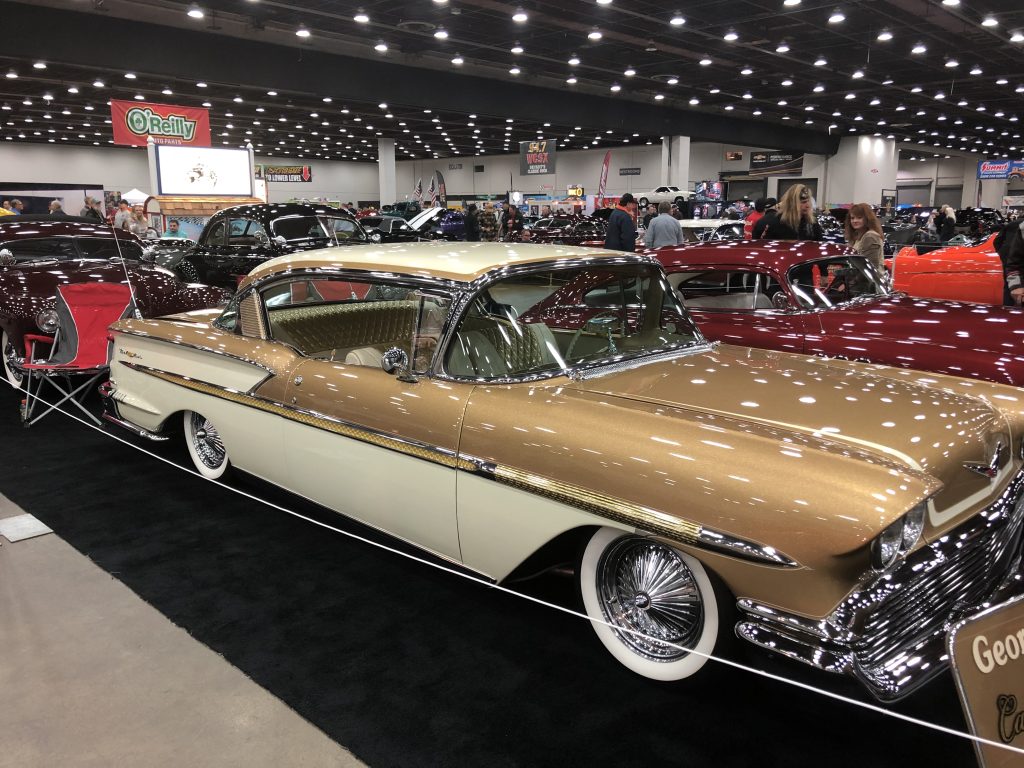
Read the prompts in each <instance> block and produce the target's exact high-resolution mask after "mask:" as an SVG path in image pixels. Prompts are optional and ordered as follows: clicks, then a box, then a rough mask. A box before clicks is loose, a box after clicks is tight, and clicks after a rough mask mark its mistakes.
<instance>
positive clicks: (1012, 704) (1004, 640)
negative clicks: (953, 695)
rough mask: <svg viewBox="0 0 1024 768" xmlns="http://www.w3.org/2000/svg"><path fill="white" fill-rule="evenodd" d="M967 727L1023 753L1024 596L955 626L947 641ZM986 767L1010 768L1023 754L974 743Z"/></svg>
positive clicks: (983, 736)
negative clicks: (1021, 749) (1020, 749)
mask: <svg viewBox="0 0 1024 768" xmlns="http://www.w3.org/2000/svg"><path fill="white" fill-rule="evenodd" d="M947 642H948V645H949V657H950V659H951V663H952V666H953V673H954V676H955V678H956V683H957V689H958V690H959V692H960V703H961V704H962V705H963V708H964V714H965V715H966V716H967V722H968V724H969V725H970V726H971V730H972V731H973V732H974V734H975V735H976V736H980V737H981V738H983V739H988V740H990V741H994V742H996V743H997V744H1007V745H1009V746H1013V747H1018V748H1024V596H1021V597H1016V598H1014V599H1013V600H1010V601H1008V602H1005V603H1002V604H1001V605H996V606H994V607H992V608H989V609H988V610H985V611H982V612H981V613H979V614H977V615H975V616H972V617H970V618H968V619H966V620H964V621H962V622H960V623H959V624H957V625H956V626H955V627H954V628H953V629H951V630H950V632H949V637H948V638H947ZM974 746H975V750H976V752H977V754H978V762H979V763H980V764H981V765H982V766H983V768H1010V766H1019V765H1021V764H1022V762H1024V755H1021V754H1020V753H1019V752H1013V751H1011V750H1008V749H1000V748H999V747H995V746H990V745H988V744H979V743H977V742H975V745H974Z"/></svg>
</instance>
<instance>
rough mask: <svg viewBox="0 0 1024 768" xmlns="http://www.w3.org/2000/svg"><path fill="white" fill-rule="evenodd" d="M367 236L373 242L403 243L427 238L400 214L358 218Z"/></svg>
mask: <svg viewBox="0 0 1024 768" xmlns="http://www.w3.org/2000/svg"><path fill="white" fill-rule="evenodd" d="M359 223H360V224H361V225H362V227H363V229H365V230H366V235H367V237H369V238H370V240H372V241H373V242H375V243H405V242H410V241H412V242H415V241H417V240H427V239H429V238H426V237H424V236H423V235H421V234H420V233H419V232H417V231H416V230H414V229H413V228H412V227H410V226H409V222H407V221H406V220H405V219H403V218H402V217H400V216H364V217H363V218H361V219H360V220H359Z"/></svg>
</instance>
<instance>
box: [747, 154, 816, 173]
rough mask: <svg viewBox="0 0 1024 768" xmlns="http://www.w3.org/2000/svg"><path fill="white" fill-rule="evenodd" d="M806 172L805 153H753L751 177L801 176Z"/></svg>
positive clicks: (751, 155) (751, 156) (751, 157)
mask: <svg viewBox="0 0 1024 768" xmlns="http://www.w3.org/2000/svg"><path fill="white" fill-rule="evenodd" d="M803 170H804V156H803V153H801V154H799V155H795V154H793V153H792V152H751V153H750V175H751V176H799V175H800V174H801V173H803Z"/></svg>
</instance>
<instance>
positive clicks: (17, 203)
mask: <svg viewBox="0 0 1024 768" xmlns="http://www.w3.org/2000/svg"><path fill="white" fill-rule="evenodd" d="M7 210H8V211H10V212H11V213H15V214H18V215H19V216H20V215H21V214H23V213H24V212H25V204H24V203H23V202H21V200H19V199H18V198H14V199H13V200H11V204H10V205H9V206H8V207H7Z"/></svg>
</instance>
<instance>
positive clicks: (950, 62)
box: [946, 59, 960, 69]
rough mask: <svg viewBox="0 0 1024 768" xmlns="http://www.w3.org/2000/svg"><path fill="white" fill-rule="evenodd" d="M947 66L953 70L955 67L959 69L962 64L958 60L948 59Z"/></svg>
mask: <svg viewBox="0 0 1024 768" xmlns="http://www.w3.org/2000/svg"><path fill="white" fill-rule="evenodd" d="M946 66H947V67H949V68H950V69H952V68H953V67H959V66H960V62H959V61H957V60H956V59H946Z"/></svg>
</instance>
